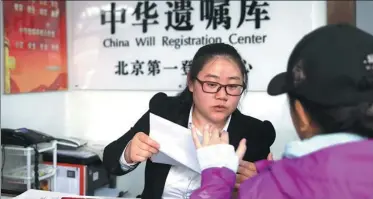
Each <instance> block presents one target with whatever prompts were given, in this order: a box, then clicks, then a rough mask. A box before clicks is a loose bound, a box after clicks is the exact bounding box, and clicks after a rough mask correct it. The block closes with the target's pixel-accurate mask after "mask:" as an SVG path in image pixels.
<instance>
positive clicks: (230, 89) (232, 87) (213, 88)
mask: <svg viewBox="0 0 373 199" xmlns="http://www.w3.org/2000/svg"><path fill="white" fill-rule="evenodd" d="M196 80H197V81H198V82H199V83H200V84H201V86H202V90H203V92H205V93H217V92H219V91H220V89H221V88H224V89H225V92H226V93H227V94H228V95H231V96H240V95H241V94H242V93H243V91H244V90H245V85H240V84H226V85H223V84H219V83H217V82H211V81H202V80H200V79H198V78H196Z"/></svg>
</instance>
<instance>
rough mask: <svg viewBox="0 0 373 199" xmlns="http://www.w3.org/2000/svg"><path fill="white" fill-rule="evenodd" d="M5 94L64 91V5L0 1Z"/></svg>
mask: <svg viewBox="0 0 373 199" xmlns="http://www.w3.org/2000/svg"><path fill="white" fill-rule="evenodd" d="M3 11H4V37H5V38H4V53H5V55H4V60H5V64H4V73H5V74H4V81H5V83H4V86H5V89H4V90H5V93H28V92H44V91H56V90H66V89H67V58H66V57H67V49H66V4H65V1H61V0H58V1H56V0H48V1H36V0H33V1H30V0H29V1H3Z"/></svg>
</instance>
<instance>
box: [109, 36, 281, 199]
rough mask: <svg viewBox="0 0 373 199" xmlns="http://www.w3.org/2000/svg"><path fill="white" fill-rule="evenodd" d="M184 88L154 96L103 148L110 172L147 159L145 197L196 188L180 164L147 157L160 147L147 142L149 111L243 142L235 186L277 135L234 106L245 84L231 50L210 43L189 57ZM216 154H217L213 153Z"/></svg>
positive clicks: (250, 172) (265, 123)
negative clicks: (210, 128)
mask: <svg viewBox="0 0 373 199" xmlns="http://www.w3.org/2000/svg"><path fill="white" fill-rule="evenodd" d="M187 83H188V86H187V88H186V89H185V90H184V91H183V92H182V93H181V94H179V95H178V96H173V97H170V96H167V95H166V94H164V93H158V94H156V95H155V96H153V97H152V99H151V100H150V102H149V110H148V111H147V112H146V113H145V114H144V115H143V116H142V117H141V118H140V119H139V120H138V121H137V123H136V124H135V125H134V126H133V127H132V128H131V129H130V130H129V131H128V132H127V133H125V134H124V135H123V136H122V137H120V138H119V139H117V140H115V141H113V142H112V143H110V144H109V145H108V146H106V147H105V150H104V157H103V163H104V165H105V167H106V168H107V170H108V171H109V173H111V174H114V175H124V174H126V173H128V172H130V171H132V170H133V169H135V168H136V167H137V166H138V164H139V163H140V162H143V161H146V167H145V186H144V191H143V193H142V198H143V199H160V198H164V199H171V198H184V197H185V195H187V194H188V193H191V192H192V191H193V189H196V188H198V186H199V180H200V176H199V174H198V173H195V172H194V171H192V170H189V169H188V168H186V167H182V166H171V165H166V164H159V163H153V162H152V161H151V160H150V157H151V156H152V155H153V154H154V153H157V152H158V148H159V144H158V143H156V142H155V141H154V140H152V139H150V137H149V136H148V135H149V113H153V114H155V115H159V116H160V117H163V118H165V119H167V120H170V121H172V122H174V123H177V124H179V125H181V126H184V127H186V128H190V127H191V125H194V126H195V127H196V128H197V129H198V130H199V131H201V132H202V131H203V128H204V127H205V126H206V125H211V126H213V127H215V128H218V129H221V130H222V131H223V130H225V131H227V132H228V134H229V142H230V144H231V145H233V146H234V147H235V148H237V146H238V145H239V143H240V142H242V141H243V140H246V146H247V150H246V153H245V155H244V158H243V160H244V161H243V162H242V163H241V164H240V169H239V171H238V173H237V175H238V177H237V180H238V182H237V185H239V183H240V182H241V181H243V180H244V179H246V178H249V177H252V176H253V175H255V173H256V171H255V167H254V168H253V164H252V163H250V162H254V161H257V160H261V159H266V158H267V156H268V154H269V153H270V146H271V145H272V144H273V142H274V140H275V137H276V133H275V130H274V128H273V126H272V124H271V123H270V122H269V121H260V120H258V119H255V118H253V117H250V116H246V115H243V114H242V113H241V112H240V111H239V110H238V109H237V106H238V103H239V100H240V98H241V95H242V93H243V92H244V91H245V89H246V85H247V73H246V68H245V65H244V63H243V61H242V59H241V56H240V55H239V53H238V52H237V51H236V49H234V47H232V46H230V45H227V44H222V43H218V44H209V45H206V46H203V47H201V48H200V49H199V50H198V52H197V53H196V55H195V56H194V58H193V61H192V65H191V67H190V70H189V73H188V77H187ZM217 155H219V154H217Z"/></svg>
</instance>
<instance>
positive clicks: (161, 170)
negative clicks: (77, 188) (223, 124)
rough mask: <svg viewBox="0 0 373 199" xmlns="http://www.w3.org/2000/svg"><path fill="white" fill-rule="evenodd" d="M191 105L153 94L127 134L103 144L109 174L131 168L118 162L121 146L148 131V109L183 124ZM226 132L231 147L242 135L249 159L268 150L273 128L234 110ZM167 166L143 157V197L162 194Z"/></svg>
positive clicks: (264, 155)
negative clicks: (144, 162)
mask: <svg viewBox="0 0 373 199" xmlns="http://www.w3.org/2000/svg"><path fill="white" fill-rule="evenodd" d="M191 106H192V105H191V104H188V103H186V102H184V101H182V100H180V98H179V97H169V96H167V95H166V94H164V93H157V94H156V95H154V96H153V97H152V99H151V100H150V103H149V111H147V112H146V113H145V114H144V115H143V116H142V117H141V118H140V119H139V120H138V121H137V122H136V124H135V125H134V126H133V127H132V128H131V129H130V130H129V131H128V132H127V133H125V134H124V135H123V136H122V137H120V138H119V139H117V140H115V141H113V142H112V143H110V144H109V145H108V146H106V147H105V150H104V156H103V164H104V165H105V167H106V169H107V170H108V171H109V173H111V174H113V175H124V174H126V173H128V172H130V171H131V170H130V171H127V172H124V171H123V170H122V169H121V166H120V164H119V159H120V157H121V155H122V153H123V150H124V148H125V147H126V145H127V144H128V142H129V141H130V140H131V139H132V138H133V137H134V135H135V134H136V133H137V132H144V133H147V134H148V133H149V112H151V113H153V114H155V115H159V116H160V117H163V118H165V119H167V120H170V121H172V122H174V123H177V124H179V125H182V126H184V127H187V125H188V124H187V123H188V118H189V112H190V108H191ZM228 134H229V142H230V144H231V145H233V146H234V147H235V148H237V146H238V144H239V142H240V140H241V139H242V138H246V144H247V150H246V154H245V156H244V160H246V161H250V162H253V161H257V160H261V159H266V158H267V155H268V153H269V152H270V146H271V145H272V144H273V142H274V140H275V137H276V133H275V129H274V128H273V126H272V124H271V122H269V121H263V122H262V121H260V120H258V119H255V118H253V117H250V116H246V115H243V114H242V113H241V112H240V111H239V110H237V109H236V110H235V111H234V112H233V113H232V118H231V121H230V123H229V126H228ZM137 165H138V164H137ZM137 165H136V167H137ZM136 167H134V168H136ZM170 167H171V166H170V165H166V164H159V163H153V162H152V161H150V160H147V162H146V167H145V186H144V191H143V193H142V198H143V199H150V198H151V199H160V198H161V197H162V194H163V189H164V185H165V182H166V178H167V175H168V172H169V170H170Z"/></svg>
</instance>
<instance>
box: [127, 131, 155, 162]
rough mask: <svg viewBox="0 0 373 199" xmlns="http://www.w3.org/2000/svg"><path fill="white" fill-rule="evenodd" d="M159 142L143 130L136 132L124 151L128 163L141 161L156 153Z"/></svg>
mask: <svg viewBox="0 0 373 199" xmlns="http://www.w3.org/2000/svg"><path fill="white" fill-rule="evenodd" d="M158 149H159V144H158V143H157V142H156V141H154V140H152V139H151V138H150V137H149V136H148V135H146V134H145V133H143V132H138V133H136V135H135V136H134V137H133V139H132V140H131V142H130V144H129V145H128V146H127V148H126V151H125V159H126V161H127V162H128V163H137V162H143V161H145V160H147V159H148V158H150V157H151V156H152V155H153V154H156V153H158Z"/></svg>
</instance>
